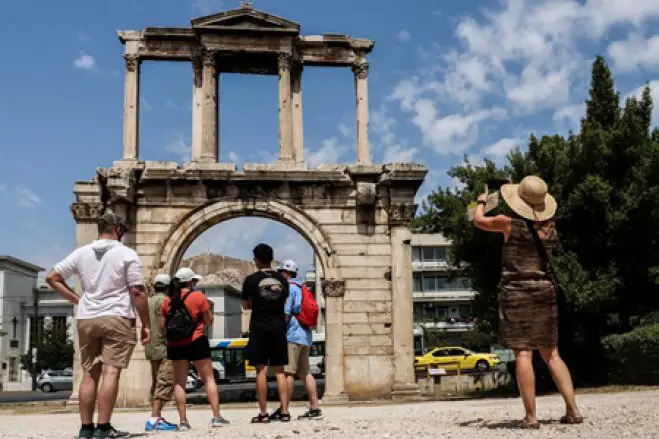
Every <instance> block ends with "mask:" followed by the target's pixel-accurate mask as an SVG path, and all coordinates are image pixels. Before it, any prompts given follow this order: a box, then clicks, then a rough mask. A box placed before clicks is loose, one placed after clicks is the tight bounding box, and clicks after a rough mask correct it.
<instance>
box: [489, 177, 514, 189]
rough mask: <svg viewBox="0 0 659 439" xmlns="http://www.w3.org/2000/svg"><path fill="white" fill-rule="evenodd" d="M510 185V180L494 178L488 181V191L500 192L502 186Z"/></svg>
mask: <svg viewBox="0 0 659 439" xmlns="http://www.w3.org/2000/svg"><path fill="white" fill-rule="evenodd" d="M508 183H510V180H508V179H507V178H492V179H490V180H487V190H488V191H498V190H499V189H501V186H503V185H504V184H508Z"/></svg>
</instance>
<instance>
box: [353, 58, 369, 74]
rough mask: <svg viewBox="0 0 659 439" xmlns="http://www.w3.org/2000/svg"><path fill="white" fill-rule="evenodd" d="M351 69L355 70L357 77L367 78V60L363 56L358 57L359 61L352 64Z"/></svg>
mask: <svg viewBox="0 0 659 439" xmlns="http://www.w3.org/2000/svg"><path fill="white" fill-rule="evenodd" d="M352 71H353V72H355V76H356V77H357V78H358V79H366V78H368V61H366V59H364V58H360V59H359V61H357V62H356V63H355V64H354V65H353V66H352Z"/></svg>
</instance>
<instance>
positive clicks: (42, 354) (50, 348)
mask: <svg viewBox="0 0 659 439" xmlns="http://www.w3.org/2000/svg"><path fill="white" fill-rule="evenodd" d="M21 365H22V366H23V368H24V369H26V370H28V371H32V349H30V350H29V351H28V353H27V354H25V355H22V356H21ZM67 367H73V342H72V341H71V340H69V339H68V337H67V334H66V331H57V330H56V329H55V328H54V327H53V326H52V325H48V326H46V327H45V328H44V331H43V335H42V337H41V340H40V345H39V347H38V350H37V373H40V372H41V371H42V370H46V369H53V370H62V369H66V368H67Z"/></svg>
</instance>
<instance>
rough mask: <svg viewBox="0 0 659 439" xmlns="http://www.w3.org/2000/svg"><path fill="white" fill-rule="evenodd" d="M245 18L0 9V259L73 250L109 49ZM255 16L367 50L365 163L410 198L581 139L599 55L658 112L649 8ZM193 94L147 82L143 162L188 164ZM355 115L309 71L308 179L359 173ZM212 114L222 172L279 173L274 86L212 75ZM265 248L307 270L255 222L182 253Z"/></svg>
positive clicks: (437, 8)
mask: <svg viewBox="0 0 659 439" xmlns="http://www.w3.org/2000/svg"><path fill="white" fill-rule="evenodd" d="M64 5H66V6H67V7H68V8H66V7H64ZM238 5H239V1H238V0H224V1H218V0H114V1H112V2H98V1H90V0H87V1H83V0H70V1H67V2H52V1H46V0H3V1H2V3H1V4H0V37H1V38H2V41H3V42H4V44H3V48H2V52H3V57H2V62H0V78H1V81H0V127H1V130H0V151H1V152H2V157H3V160H1V161H0V209H1V211H2V212H3V214H2V215H1V216H0V254H11V255H14V256H16V257H20V258H23V259H25V260H28V261H31V262H33V263H37V264H41V265H42V266H44V267H49V266H51V265H52V264H53V263H54V262H56V261H57V260H58V259H59V258H61V257H63V256H65V255H66V254H67V253H68V252H69V251H70V250H71V249H72V247H73V245H74V240H75V236H74V222H73V219H72V216H71V214H70V212H69V205H70V203H71V202H72V201H73V193H72V187H73V184H74V182H75V181H76V180H86V179H89V178H91V177H92V176H93V175H94V172H95V168H96V167H97V166H102V167H106V166H110V165H111V163H112V161H113V160H117V159H119V158H120V156H121V142H122V132H121V130H122V109H123V71H124V65H123V59H122V57H121V55H122V53H123V47H122V45H121V44H120V43H119V41H118V39H117V37H116V34H115V31H116V30H117V29H142V28H144V27H147V26H187V25H189V21H190V19H192V18H195V17H199V16H203V15H206V14H210V13H214V12H218V11H220V10H223V9H231V8H234V7H237V6H238ZM255 7H256V8H258V9H262V10H265V11H267V12H270V13H273V14H276V15H280V16H282V17H285V18H288V19H291V20H294V21H297V22H299V23H300V24H301V26H302V32H303V34H322V33H325V32H339V33H347V34H350V35H352V36H356V37H367V38H371V39H374V40H375V41H376V45H375V50H374V51H373V53H372V54H371V55H370V58H369V60H370V62H371V73H370V77H369V92H370V109H371V126H370V140H371V146H372V154H373V160H374V161H375V162H378V163H381V162H390V161H415V162H421V163H424V164H426V165H427V166H428V167H429V169H430V173H429V175H428V178H427V181H426V183H425V184H424V186H423V188H422V191H421V194H420V196H423V194H427V193H428V191H429V190H431V189H432V188H434V187H436V186H437V185H438V184H442V185H450V184H452V182H451V181H450V179H449V178H448V177H447V176H446V170H447V169H448V168H449V167H450V166H451V165H453V164H455V163H457V162H459V161H460V160H461V158H462V155H463V154H468V155H470V156H471V158H472V159H473V160H475V161H479V160H482V158H483V157H491V158H493V159H495V160H499V161H500V160H502V159H503V157H504V156H505V154H506V153H507V152H508V151H509V150H510V148H512V147H513V146H515V145H519V146H521V147H524V146H525V145H526V139H527V138H528V136H529V134H531V133H536V134H539V135H541V134H544V133H555V132H568V131H569V130H570V129H575V128H576V127H577V126H578V121H579V118H580V117H581V115H582V114H583V101H584V99H585V98H586V96H587V88H588V81H589V73H590V72H589V67H590V63H591V62H592V59H593V57H594V56H595V55H596V54H602V55H604V56H606V58H607V60H608V62H609V64H610V65H611V67H612V69H613V71H614V74H615V78H616V85H617V87H618V89H619V90H620V92H621V93H622V94H623V96H627V95H630V94H634V93H637V92H638V90H639V87H642V86H643V85H644V84H646V83H650V84H651V85H653V86H654V88H655V89H656V90H655V93H654V96H655V99H656V100H657V101H659V2H657V1H656V0H635V1H634V2H633V6H631V5H630V1H629V0H587V1H584V0H580V1H577V0H534V1H531V0H502V1H499V0H463V1H460V2H453V1H451V2H449V1H441V2H440V1H436V0H434V1H433V0H416V1H414V2H407V3H403V2H398V1H392V0H389V1H387V0H360V1H354V0H353V1H349V0H334V1H331V2H329V1H319V0H307V1H300V0H297V1H294V0H277V1H275V0H256V1H255ZM653 81H654V82H653ZM191 83H192V67H191V66H190V65H189V64H187V63H162V62H158V63H156V62H147V63H144V64H143V68H142V102H141V105H142V108H141V109H142V112H141V126H140V129H141V141H140V143H141V153H140V155H141V157H142V158H143V159H144V160H169V161H178V162H180V163H183V162H185V161H186V160H187V159H188V158H189V155H190V136H191V120H192V115H191V111H190V109H191V99H192V96H191V92H192V87H191ZM354 105H355V104H354V86H353V77H352V72H351V71H350V70H348V69H321V68H307V69H306V70H305V72H304V78H303V108H304V135H305V139H304V141H305V148H306V151H305V154H306V157H307V160H308V161H309V162H310V163H311V164H312V165H316V164H319V163H350V162H353V161H354V160H355V155H356V151H355V134H354V118H355V107H354ZM220 113H221V114H220V133H221V134H220V143H221V146H220V148H221V151H220V155H221V160H223V161H236V162H238V163H239V165H240V164H242V163H245V162H248V163H249V162H251V163H256V162H268V161H272V160H274V158H275V155H276V152H277V78H276V77H266V76H241V75H223V76H222V77H221V80H220ZM657 122H659V111H655V123H657ZM259 241H267V242H271V243H272V244H273V245H274V246H275V249H276V252H277V257H279V258H294V259H297V260H298V261H299V262H300V264H301V265H303V267H304V268H306V267H308V266H309V263H310V261H311V259H312V256H311V249H310V247H309V246H308V245H307V244H306V242H305V241H304V240H303V239H302V238H301V237H300V236H299V235H297V233H295V232H293V231H291V230H290V229H288V228H287V227H285V226H282V225H280V224H278V223H275V222H269V221H264V220H258V219H239V220H232V221H229V222H226V223H222V224H219V225H217V226H215V227H214V228H212V229H211V230H209V231H207V232H206V233H205V234H204V235H202V237H200V239H199V240H198V241H196V242H195V243H193V245H192V246H191V248H190V250H189V252H188V253H189V254H194V253H198V252H201V251H207V250H210V251H217V252H221V253H223V254H226V255H229V256H234V257H242V258H249V257H250V256H249V252H250V249H251V248H252V246H253V245H254V244H255V243H256V242H259Z"/></svg>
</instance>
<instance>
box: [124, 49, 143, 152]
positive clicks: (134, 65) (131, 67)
mask: <svg viewBox="0 0 659 439" xmlns="http://www.w3.org/2000/svg"><path fill="white" fill-rule="evenodd" d="M124 59H125V60H126V80H125V81H126V83H125V90H124V93H125V95H124V153H123V159H124V160H126V161H137V160H138V159H139V155H140V151H139V142H140V58H139V56H138V55H124Z"/></svg>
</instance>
